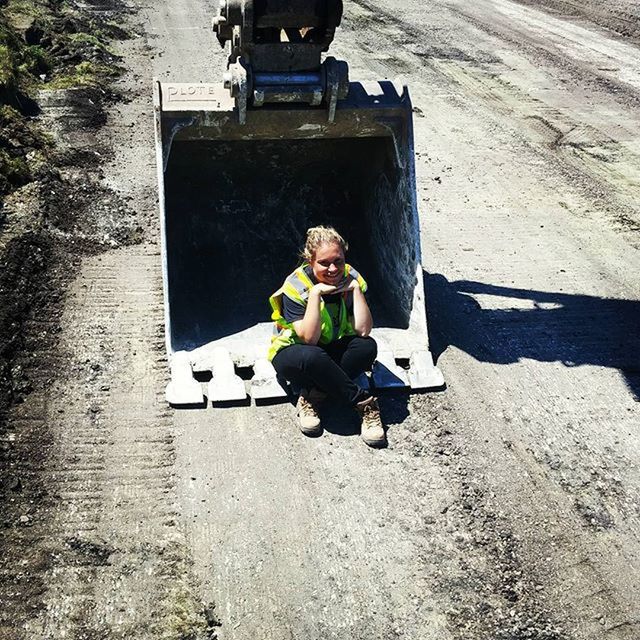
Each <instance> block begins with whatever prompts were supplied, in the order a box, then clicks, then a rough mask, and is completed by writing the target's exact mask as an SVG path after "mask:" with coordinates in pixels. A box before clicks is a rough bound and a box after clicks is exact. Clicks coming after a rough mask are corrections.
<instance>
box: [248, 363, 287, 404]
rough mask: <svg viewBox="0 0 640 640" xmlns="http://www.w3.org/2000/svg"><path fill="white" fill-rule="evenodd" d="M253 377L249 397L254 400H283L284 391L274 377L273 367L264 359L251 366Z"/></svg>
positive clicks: (285, 394) (285, 393)
mask: <svg viewBox="0 0 640 640" xmlns="http://www.w3.org/2000/svg"><path fill="white" fill-rule="evenodd" d="M253 371H254V376H253V378H251V397H252V398H253V399H254V400H268V399H270V398H285V397H286V396H287V392H286V390H285V389H284V388H283V387H282V385H281V384H280V382H278V378H277V376H276V370H275V369H274V368H273V365H272V364H271V363H270V362H269V361H268V360H267V359H265V358H262V359H260V360H256V362H255V364H254V365H253Z"/></svg>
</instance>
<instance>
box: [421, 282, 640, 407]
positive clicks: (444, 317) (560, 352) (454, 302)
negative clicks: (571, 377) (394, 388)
mask: <svg viewBox="0 0 640 640" xmlns="http://www.w3.org/2000/svg"><path fill="white" fill-rule="evenodd" d="M424 282H425V299H427V301H428V304H427V315H428V318H429V333H430V339H431V350H432V352H433V355H434V357H435V358H436V359H437V358H438V357H439V356H440V355H441V354H442V353H444V351H445V350H446V349H447V348H449V347H450V346H455V347H457V348H458V349H461V350H462V351H464V352H465V353H468V354H469V355H471V356H472V357H473V358H475V359H476V360H478V361H480V362H490V363H492V364H511V363H514V362H518V361H520V360H522V359H524V358H527V359H531V360H537V361H539V362H561V363H563V364H564V365H565V366H567V367H578V366H581V365H594V366H600V367H607V368H611V369H617V370H618V371H619V372H620V374H621V375H622V376H623V378H624V380H625V382H626V384H627V387H628V388H629V391H630V392H631V394H632V395H633V397H634V398H635V400H640V301H636V300H623V299H617V298H599V297H597V296H589V295H581V294H566V293H562V292H548V291H537V290H533V289H519V288H515V287H504V286H498V285H491V284H485V283H482V282H476V281H470V280H458V281H454V282H449V281H448V280H447V279H446V278H445V277H444V276H442V275H439V274H431V275H430V274H427V273H426V272H425V273H424ZM477 296H491V298H492V299H490V300H488V301H487V303H488V304H487V306H493V307H494V308H486V307H485V308H483V307H481V306H480V304H479V302H478V301H477V299H476V298H477Z"/></svg>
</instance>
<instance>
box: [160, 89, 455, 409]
mask: <svg viewBox="0 0 640 640" xmlns="http://www.w3.org/2000/svg"><path fill="white" fill-rule="evenodd" d="M154 102H155V116H156V143H157V144H156V147H157V161H158V178H159V199H160V213H161V237H162V262H163V276H164V296H165V326H166V346H167V351H168V354H169V359H170V366H171V381H170V383H169V385H168V387H167V400H168V401H169V402H170V403H171V404H174V405H198V404H202V403H203V402H204V400H205V398H204V396H205V395H206V396H208V398H209V400H210V401H214V402H216V401H237V400H243V399H246V394H247V392H248V393H249V394H250V395H251V396H252V397H254V398H255V399H259V400H261V399H266V398H274V397H279V396H282V395H284V394H285V391H284V390H283V388H282V386H281V385H280V383H279V381H278V380H277V379H276V375H275V371H274V369H273V367H272V366H271V364H270V363H269V362H268V361H267V359H266V358H267V351H268V348H269V345H270V340H271V336H272V335H273V323H272V322H271V321H270V309H269V305H268V298H269V296H270V294H271V293H272V292H274V291H276V290H277V289H278V288H279V286H280V285H281V284H282V281H283V280H284V278H285V276H286V275H287V274H288V273H290V272H291V271H292V270H293V269H294V268H295V267H296V266H297V265H298V264H299V260H298V258H297V256H298V253H299V251H300V249H301V247H302V245H303V244H304V238H305V232H306V230H307V229H308V228H309V227H311V226H314V225H318V224H324V225H331V226H334V227H335V228H336V229H337V230H338V231H339V232H340V233H341V234H342V235H343V236H344V237H345V238H346V239H347V240H348V242H349V246H350V248H349V253H348V256H347V259H348V261H349V262H350V263H351V264H353V265H354V266H355V267H356V268H357V269H358V271H360V272H361V273H362V274H363V275H364V277H365V278H366V279H367V281H368V283H369V293H368V300H369V304H370V307H371V310H372V314H373V317H374V325H375V328H374V331H373V337H374V338H375V339H376V341H377V343H378V351H379V355H378V360H377V362H376V364H375V365H374V370H373V372H372V379H373V384H374V385H375V386H376V387H407V388H412V389H425V388H433V387H441V386H442V385H443V384H444V381H443V378H442V374H441V373H440V371H439V370H438V369H437V368H436V367H435V366H434V363H433V360H432V357H431V354H430V352H429V341H428V335H427V322H426V313H425V301H424V298H423V278H422V267H421V251H420V233H419V223H418V211H417V205H416V187H415V172H414V149H413V133H412V109H411V102H410V99H409V95H408V91H407V89H406V87H398V86H396V85H395V84H393V83H391V82H379V83H373V84H367V85H365V84H362V83H357V82H352V83H350V84H349V85H348V93H347V95H346V97H345V98H344V99H341V100H339V101H338V102H337V105H336V108H335V113H334V117H333V121H332V122H331V121H329V120H328V118H327V112H326V110H324V109H322V108H313V107H309V106H301V105H287V104H278V105H273V106H267V105H265V106H263V107H261V108H259V109H251V110H249V111H247V112H246V114H243V115H242V117H240V118H239V117H238V108H237V104H236V103H235V102H234V100H233V98H232V97H231V96H230V95H229V92H226V91H225V90H224V88H223V86H222V84H170V83H159V82H156V83H155V100H154ZM248 367H252V368H253V373H252V374H251V373H250V374H249V375H248V376H247V375H246V374H247V369H246V368H248ZM238 369H242V371H240V372H239V371H238ZM203 372H205V374H203ZM206 372H210V377H209V374H208V373H206ZM239 373H240V374H245V375H239ZM205 379H209V380H210V381H209V386H208V392H204V391H203V386H202V383H203V381H205ZM198 380H199V381H198Z"/></svg>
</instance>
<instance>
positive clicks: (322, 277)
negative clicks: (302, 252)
mask: <svg viewBox="0 0 640 640" xmlns="http://www.w3.org/2000/svg"><path fill="white" fill-rule="evenodd" d="M309 264H310V265H311V268H312V269H313V275H314V276H315V277H316V280H317V281H318V282H323V283H324V284H332V285H337V284H339V283H340V282H341V281H342V278H343V277H344V251H343V250H342V247H340V245H339V244H336V243H335V242H327V243H324V244H321V245H320V246H319V247H318V248H317V249H316V252H315V254H314V256H313V259H312V260H311V262H309Z"/></svg>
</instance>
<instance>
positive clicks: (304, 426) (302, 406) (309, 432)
mask: <svg viewBox="0 0 640 640" xmlns="http://www.w3.org/2000/svg"><path fill="white" fill-rule="evenodd" d="M325 398H326V395H325V394H324V393H323V392H322V391H320V390H319V389H311V390H310V391H307V390H306V389H303V390H302V391H301V392H300V397H299V398H298V404H297V406H296V415H297V416H298V426H299V427H300V431H302V433H304V435H305V436H319V435H320V434H321V433H322V425H321V424H320V416H319V415H318V410H319V408H320V405H321V404H322V402H323V400H324V399H325Z"/></svg>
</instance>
